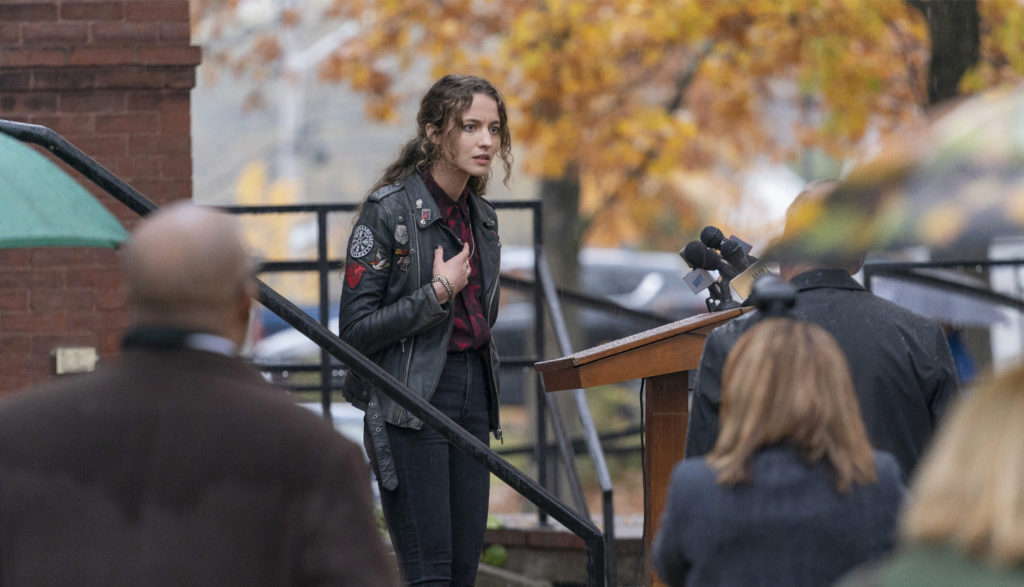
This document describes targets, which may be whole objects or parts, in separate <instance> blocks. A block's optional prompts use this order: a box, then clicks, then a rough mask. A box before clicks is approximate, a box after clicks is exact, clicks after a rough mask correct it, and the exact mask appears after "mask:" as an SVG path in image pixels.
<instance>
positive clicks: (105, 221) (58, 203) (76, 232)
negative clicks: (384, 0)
mask: <svg viewBox="0 0 1024 587" xmlns="http://www.w3.org/2000/svg"><path fill="white" fill-rule="evenodd" d="M127 238H128V233H127V231H125V229H124V227H123V226H121V223H120V222H118V221H117V219H116V218H114V216H113V215H112V214H111V213H110V212H109V211H107V209H106V208H104V207H103V206H102V205H101V204H100V203H99V202H97V201H96V198H94V197H93V195H92V194H90V193H89V192H88V191H87V190H86V189H85V188H83V187H82V186H81V185H79V184H78V183H77V182H76V181H75V180H73V179H72V178H71V177H70V176H69V175H68V174H67V173H65V172H64V171H63V170H62V169H61V168H60V167H58V166H57V165H56V164H55V163H53V162H51V161H50V160H48V159H47V158H46V157H44V156H43V155H42V154H41V153H39V152H37V151H36V150H35V149H33V148H32V147H30V146H29V145H27V144H25V143H22V142H21V141H19V140H17V139H15V138H13V137H10V136H7V135H6V134H3V133H0V249H10V248H17V247H59V246H65V247H106V248H115V247H117V245H118V244H119V243H122V242H124V241H125V240H127Z"/></svg>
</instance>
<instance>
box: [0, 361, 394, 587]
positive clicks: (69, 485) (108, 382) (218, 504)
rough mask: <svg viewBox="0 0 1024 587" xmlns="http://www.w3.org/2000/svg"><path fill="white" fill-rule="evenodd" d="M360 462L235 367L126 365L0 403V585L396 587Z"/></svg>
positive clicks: (325, 428)
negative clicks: (372, 586)
mask: <svg viewBox="0 0 1024 587" xmlns="http://www.w3.org/2000/svg"><path fill="white" fill-rule="evenodd" d="M379 532H380V531H379V529H378V527H377V524H376V521H375V519H374V514H373V502H372V496H371V493H370V479H369V472H368V470H367V465H366V463H365V461H364V457H363V455H362V452H361V451H360V450H359V447H358V446H357V445H356V444H355V443H352V442H350V441H348V440H346V439H344V438H343V437H341V436H340V435H338V434H337V433H336V432H335V431H334V430H333V429H332V428H331V427H330V426H329V425H327V424H326V423H325V422H324V421H323V420H322V419H321V418H318V417H317V416H315V415H313V414H312V413H310V412H308V411H307V410H304V409H302V408H300V407H297V406H296V405H295V404H294V402H293V401H292V400H290V399H289V397H288V396H287V395H286V394H285V393H284V392H282V391H280V390H277V389H275V388H272V387H271V386H270V385H269V384H268V383H266V382H265V381H264V380H263V378H262V377H261V376H260V374H259V373H258V372H256V371H255V370H253V369H251V368H249V367H248V366H246V365H244V364H243V363H241V362H240V361H238V360H236V359H234V358H232V357H228V356H224V355H220V354H216V353H212V352H205V351H197V350H188V349H160V350H152V349H145V350H127V351H125V352H123V353H122V355H121V356H120V357H118V358H116V359H114V360H113V362H111V363H110V364H106V365H101V367H100V368H99V369H98V370H97V371H96V372H95V373H92V374H88V375H83V376H76V377H73V378H69V379H61V380H58V381H56V382H54V383H52V384H47V385H45V386H43V387H41V388H38V389H35V390H31V391H27V392H22V393H19V394H15V395H13V396H10V397H9V398H6V399H4V400H3V401H2V402H0V584H3V585H4V586H5V587H11V586H21V585H24V586H31V587H39V586H49V585H53V586H67V585H79V586H82V585H85V586H92V585H95V586H103V587H111V586H126V587H127V586H136V585H147V586H163V585H166V586H175V587H180V586H183V585H190V586H198V585H209V586H225V585H238V586H247V587H251V586H284V585H351V586H353V587H365V586H366V585H381V584H384V585H393V584H395V582H394V576H395V574H396V573H395V571H394V564H393V562H391V561H389V560H388V558H387V555H386V552H385V550H384V548H383V546H382V540H381V535H380V533H379Z"/></svg>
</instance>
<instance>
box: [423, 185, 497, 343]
mask: <svg viewBox="0 0 1024 587" xmlns="http://www.w3.org/2000/svg"><path fill="white" fill-rule="evenodd" d="M423 182H424V183H426V184H427V189H428V190H429V191H430V195H431V196H434V201H435V202H437V207H438V209H439V210H440V211H441V217H442V218H443V219H444V222H445V224H446V225H447V226H448V228H450V229H451V231H452V233H453V234H454V235H455V236H457V237H459V239H460V240H461V241H462V242H464V243H469V250H470V251H472V254H471V255H470V258H469V263H470V273H469V283H468V284H466V287H465V288H463V290H462V291H460V292H459V293H458V294H456V295H455V300H454V302H453V303H452V312H453V313H454V314H455V328H454V329H453V330H452V339H451V341H449V342H448V350H449V351H464V350H468V349H475V348H479V347H482V346H484V345H486V344H487V343H488V342H489V341H490V340H491V327H490V325H489V324H488V323H487V317H486V316H484V307H483V302H482V299H483V294H484V288H483V279H482V278H481V277H480V251H478V250H477V249H476V243H475V242H474V240H473V229H472V227H471V225H470V219H469V204H468V203H467V199H468V198H469V187H466V189H464V190H463V191H462V195H461V196H459V200H458V201H457V202H456V201H453V200H452V199H451V198H450V197H448V194H447V193H445V191H444V189H442V188H441V186H439V185H437V182H435V181H434V178H433V177H431V176H430V173H426V174H424V175H423Z"/></svg>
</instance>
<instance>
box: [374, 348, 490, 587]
mask: <svg viewBox="0 0 1024 587" xmlns="http://www.w3.org/2000/svg"><path fill="white" fill-rule="evenodd" d="M484 377H485V374H484V370H483V364H482V363H481V355H480V354H479V353H476V352H465V353H449V354H448V359H447V361H446V362H445V366H444V370H443V371H442V373H441V380H440V382H439V383H438V385H437V391H436V392H435V393H434V397H433V399H432V400H431V403H432V404H433V405H434V406H435V407H436V408H437V409H439V410H441V411H442V412H444V414H445V415H446V416H448V417H449V418H451V419H452V420H454V421H455V422H456V423H457V424H459V425H461V426H462V427H463V428H465V429H466V431H467V432H469V433H470V434H472V435H473V436H475V437H477V438H479V439H480V440H481V441H483V442H484V443H487V442H488V431H489V430H488V428H489V426H488V418H487V383H486V380H485V379H484ZM388 439H389V441H390V443H391V453H392V456H393V457H394V461H395V472H396V473H397V475H398V487H397V488H396V489H395V490H394V491H387V490H384V489H381V492H380V501H381V506H382V507H383V509H384V517H385V519H386V520H387V524H388V531H389V532H390V534H391V542H392V544H393V545H394V548H395V552H396V554H397V555H398V560H399V563H400V564H401V567H402V573H403V575H404V577H405V580H406V581H407V582H408V583H409V584H411V585H445V586H447V585H453V586H454V585H460V586H461V585H466V586H471V585H473V584H474V582H475V580H476V571H477V566H478V563H479V561H480V552H481V550H482V549H483V541H484V531H485V530H486V525H487V506H488V499H489V494H490V473H489V472H488V470H487V468H486V467H484V466H483V465H482V464H480V463H478V462H477V461H475V460H474V459H472V458H471V457H469V456H467V455H466V454H465V453H463V452H462V451H461V450H459V449H457V448H455V447H454V446H452V445H450V444H449V443H448V440H447V439H445V438H444V437H443V436H441V434H440V433H438V432H436V431H434V430H433V429H432V428H430V427H429V426H426V425H424V426H423V428H422V429H420V430H413V429H411V428H400V427H398V426H391V425H388Z"/></svg>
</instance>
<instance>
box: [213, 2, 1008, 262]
mask: <svg viewBox="0 0 1024 587" xmlns="http://www.w3.org/2000/svg"><path fill="white" fill-rule="evenodd" d="M193 1H194V2H196V3H198V4H199V5H202V6H206V5H207V4H208V3H210V2H212V0H193ZM310 4H312V3H310ZM328 4H329V5H328V7H327V8H326V12H317V11H315V10H312V9H309V10H306V11H304V12H302V11H296V12H295V13H293V14H296V15H298V14H300V13H301V17H302V18H304V19H306V21H307V22H317V21H322V20H323V19H325V18H330V19H332V20H333V21H335V22H339V23H341V22H345V21H351V22H356V23H359V25H360V28H359V32H358V33H357V34H356V35H355V36H354V37H352V38H351V39H349V40H348V41H347V42H345V43H343V44H342V45H340V46H339V47H338V48H337V50H336V51H334V52H333V53H332V55H331V56H330V57H329V58H328V59H326V60H325V61H324V62H323V63H322V66H321V67H320V70H319V71H320V75H321V76H322V78H323V79H326V80H331V81H336V82H346V83H348V84H350V85H351V86H352V87H353V88H355V89H357V90H360V91H363V92H365V93H366V94H367V95H368V96H369V98H368V100H367V104H368V114H369V115H371V116H374V117H377V118H379V119H382V120H386V119H390V118H393V117H394V116H395V104H396V103H397V101H396V96H395V95H394V93H395V91H396V88H395V80H396V79H398V78H399V77H400V76H401V74H402V73H403V71H405V70H407V69H408V68H410V67H412V66H413V65H415V64H424V63H426V64H427V65H429V66H430V68H431V72H432V74H433V75H434V76H440V75H442V74H444V73H449V72H459V73H475V74H478V75H481V76H483V77H486V78H488V79H490V80H491V81H492V82H494V83H495V85H497V86H498V87H499V88H501V89H502V90H503V91H504V93H505V95H506V98H507V101H508V104H509V106H510V109H511V111H512V113H511V120H512V125H513V129H512V130H513V137H514V140H515V142H516V144H517V145H518V146H519V147H520V148H521V153H522V154H523V155H522V157H521V159H522V160H523V161H522V162H523V164H524V165H523V171H525V172H526V173H528V174H532V175H537V176H546V177H559V176H561V175H562V174H563V173H565V171H566V170H567V169H578V170H579V173H580V179H581V185H583V186H584V189H583V194H582V197H581V199H580V202H581V215H582V216H583V217H584V218H585V219H586V220H587V221H588V222H589V226H590V228H591V229H592V230H593V229H595V228H600V233H601V235H602V236H601V239H602V241H609V240H612V241H614V240H619V241H621V240H624V239H625V240H632V241H633V242H634V244H650V242H648V243H643V242H639V243H638V242H637V240H640V241H642V240H644V239H645V236H644V235H645V234H650V233H651V232H652V231H653V232H663V233H664V234H668V235H678V234H681V233H684V232H685V231H691V232H692V230H693V228H694V226H697V227H698V228H699V226H700V225H702V224H703V223H705V222H706V221H707V220H708V219H707V216H708V215H709V214H711V215H714V213H715V212H714V211H713V210H711V211H709V210H707V209H706V208H705V207H703V206H702V205H701V204H700V202H699V200H697V199H694V195H693V194H692V193H689V192H688V191H687V190H686V188H685V187H684V186H683V185H682V184H681V183H680V182H679V176H680V175H679V174H680V172H690V171H693V170H702V171H705V172H709V173H713V174H717V175H718V176H719V177H720V180H716V184H715V185H730V186H731V187H730V188H726V189H724V190H723V192H724V193H722V194H718V199H719V201H721V202H724V203H726V204H729V203H731V202H733V201H734V200H735V198H736V197H737V196H738V193H739V185H738V184H739V180H738V179H737V178H739V177H740V175H741V174H740V172H741V171H742V170H743V169H745V168H747V167H748V166H750V165H751V164H752V163H753V162H755V161H756V160H758V159H761V158H766V157H767V158H770V159H774V160H795V159H798V158H799V156H800V153H801V151H802V150H803V149H806V148H808V147H818V148H820V149H822V150H823V151H825V152H827V153H829V154H831V155H832V156H833V157H835V158H837V159H842V158H843V157H845V156H846V155H848V154H850V152H851V151H853V150H854V149H855V148H856V147H857V145H858V143H859V142H860V141H861V140H862V139H863V137H864V136H865V133H867V132H868V131H877V132H882V133H884V132H887V131H890V130H892V129H894V128H896V127H898V126H900V125H902V124H904V123H906V122H907V121H909V120H912V119H914V118H916V117H917V116H918V115H919V114H920V105H921V104H923V103H924V102H925V100H926V97H925V94H926V92H925V89H924V86H925V79H924V78H925V75H926V70H927V67H926V65H927V59H928V33H927V27H926V25H925V23H924V20H923V18H922V17H921V15H920V13H919V12H918V11H916V10H914V9H912V8H909V7H908V6H907V5H906V4H905V3H904V2H897V1H893V0H871V1H867V2H865V1H863V0H772V1H752V2H738V1H722V0H544V1H538V0H503V1H501V2H481V1H478V0H433V1H430V2H413V1H406V0H335V1H334V2H331V3H328ZM979 9H980V10H981V11H982V18H983V21H984V22H985V25H984V26H985V27H986V28H985V35H986V36H985V40H984V41H983V44H984V47H983V54H984V56H985V58H986V60H985V64H984V67H982V68H979V70H978V71H976V72H974V73H972V74H971V75H970V76H968V77H967V81H966V82H965V83H967V84H969V85H970V86H971V89H974V87H975V86H981V85H986V84H989V83H992V82H994V81H996V80H998V79H1002V78H1003V77H1005V76H1006V75H1008V74H1007V69H1008V68H1009V69H1012V70H1014V71H1016V72H1018V73H1019V72H1021V71H1024V65H1022V64H1021V60H1022V59H1024V57H1022V55H1024V47H1022V43H1024V41H1022V40H1021V39H1022V37H1021V35H1020V34H1019V32H1020V30H1021V26H1022V22H1024V21H1022V19H1024V9H1022V8H1021V5H1020V3H1019V2H1017V1H1016V0H990V1H988V2H981V3H979ZM1007 11H1008V12H1012V13H1013V15H1014V16H1013V17H1012V18H1005V17H1004V16H1003V13H1004V12H1007ZM255 46H256V47H262V48H263V52H264V55H263V57H264V58H272V56H270V55H269V54H268V52H267V51H266V48H267V47H266V46H264V45H261V44H259V43H257V44H256V45H255ZM1011 62H1012V63H1011ZM1011 66H1012V67H1011ZM723 180H724V181H723ZM702 216H703V217H702ZM666 219H669V220H666ZM634 239H636V240H634ZM650 240H651V239H648V241H650ZM602 244H613V243H610V242H602Z"/></svg>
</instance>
